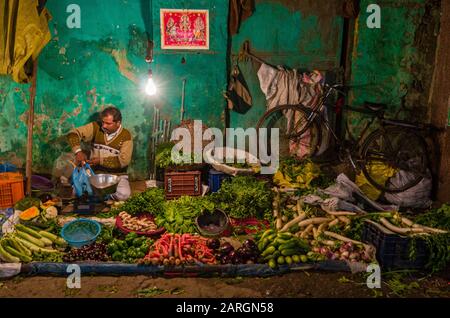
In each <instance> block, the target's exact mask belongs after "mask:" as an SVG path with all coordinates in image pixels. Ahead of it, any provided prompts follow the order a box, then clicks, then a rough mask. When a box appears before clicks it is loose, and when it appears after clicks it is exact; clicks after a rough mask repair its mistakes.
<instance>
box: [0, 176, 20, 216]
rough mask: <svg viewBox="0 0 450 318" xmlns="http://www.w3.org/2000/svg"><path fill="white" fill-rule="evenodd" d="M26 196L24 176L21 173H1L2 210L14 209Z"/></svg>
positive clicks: (0, 207) (0, 194)
mask: <svg viewBox="0 0 450 318" xmlns="http://www.w3.org/2000/svg"><path fill="white" fill-rule="evenodd" d="M24 196H25V193H24V189H23V176H22V174H21V173H19V172H3V173H0V209H5V208H10V207H13V206H14V204H15V203H16V202H17V201H19V200H20V199H22V198H23V197H24Z"/></svg>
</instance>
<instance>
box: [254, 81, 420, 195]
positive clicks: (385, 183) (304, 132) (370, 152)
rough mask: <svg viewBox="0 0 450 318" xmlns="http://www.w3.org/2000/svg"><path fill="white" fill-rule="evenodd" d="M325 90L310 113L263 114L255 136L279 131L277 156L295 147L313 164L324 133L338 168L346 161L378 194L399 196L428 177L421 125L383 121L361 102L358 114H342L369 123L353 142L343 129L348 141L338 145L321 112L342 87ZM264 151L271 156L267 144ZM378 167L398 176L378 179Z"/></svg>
mask: <svg viewBox="0 0 450 318" xmlns="http://www.w3.org/2000/svg"><path fill="white" fill-rule="evenodd" d="M324 88H325V89H324V93H323V94H322V95H321V97H320V98H319V100H318V101H317V103H316V104H315V105H313V106H312V107H306V106H304V105H302V104H299V105H279V106H276V107H274V108H272V109H270V110H268V111H267V112H266V113H265V114H264V115H263V116H262V117H261V118H260V120H259V121H258V124H257V127H256V128H257V132H259V131H260V128H267V134H268V135H269V136H270V131H271V130H270V128H278V129H279V138H280V143H279V144H280V155H281V156H283V155H286V152H287V154H288V155H291V154H292V150H293V145H296V146H297V148H299V149H303V150H305V149H308V151H307V152H304V153H303V154H302V158H308V157H310V158H312V159H313V158H315V157H316V155H317V154H318V153H319V150H321V144H322V142H323V137H324V136H326V135H324V134H323V128H322V127H325V129H326V131H325V132H329V136H330V138H331V140H332V141H334V144H335V146H337V150H338V154H339V156H338V159H339V160H340V161H341V162H343V161H345V160H346V159H348V160H349V161H350V163H351V165H352V167H353V169H360V170H361V171H362V172H363V174H364V176H365V177H366V179H367V180H368V181H369V182H370V183H371V184H372V185H373V186H374V187H375V188H377V189H378V190H381V191H383V192H389V193H398V192H403V191H405V190H407V189H409V188H411V187H413V186H415V185H417V184H418V183H419V182H420V181H422V179H423V178H425V177H426V176H428V175H429V170H428V162H429V158H428V150H427V144H426V141H425V139H424V138H423V137H422V136H421V135H420V133H419V131H422V130H425V129H427V126H426V125H423V124H414V123H410V122H407V121H403V120H396V119H394V120H393V119H388V118H385V116H384V114H385V108H386V107H387V105H386V104H379V103H370V102H365V103H364V105H363V108H354V107H351V106H347V105H346V106H345V107H344V108H343V110H344V111H352V112H358V113H363V114H366V115H368V116H369V117H371V119H370V121H369V122H368V123H367V124H366V126H365V127H364V128H363V129H362V131H361V133H360V134H359V137H358V138H355V137H354V136H353V135H352V134H351V132H350V130H349V128H348V126H346V127H345V128H346V136H349V138H345V139H341V138H340V137H339V136H337V135H336V133H335V132H334V130H333V129H332V128H331V125H330V122H329V121H328V118H327V117H326V116H325V111H324V110H325V107H326V101H327V99H328V98H329V97H330V96H331V94H332V93H333V92H338V93H340V94H341V95H344V94H345V92H343V90H342V89H343V88H344V87H343V86H341V85H333V86H330V85H327V84H325V85H324ZM375 121H378V123H379V127H378V128H376V129H375V130H373V131H371V132H369V128H370V127H371V126H372V125H373V124H374V123H375ZM269 140H270V138H269ZM286 145H287V149H286ZM283 147H284V148H283ZM267 148H268V149H269V150H270V142H269V145H267ZM286 150H287V151H286ZM294 150H295V148H294ZM322 150H323V149H322ZM382 167H384V168H392V169H393V170H391V171H394V172H395V173H400V172H401V175H400V176H399V177H398V178H397V182H396V183H395V182H392V181H391V180H386V178H380V168H382ZM399 180H400V181H399Z"/></svg>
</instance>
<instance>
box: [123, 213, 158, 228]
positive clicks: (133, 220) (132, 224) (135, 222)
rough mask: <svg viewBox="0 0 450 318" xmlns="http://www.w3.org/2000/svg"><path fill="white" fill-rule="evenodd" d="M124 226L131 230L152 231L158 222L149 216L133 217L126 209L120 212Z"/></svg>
mask: <svg viewBox="0 0 450 318" xmlns="http://www.w3.org/2000/svg"><path fill="white" fill-rule="evenodd" d="M119 217H120V218H121V219H122V225H123V227H124V228H126V229H128V230H131V231H138V232H150V231H154V230H156V229H157V226H156V224H155V223H154V222H153V221H152V220H151V219H149V218H145V217H144V218H137V217H133V216H131V215H130V214H128V213H127V212H125V211H122V212H120V213H119Z"/></svg>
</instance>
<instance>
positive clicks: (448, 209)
mask: <svg viewBox="0 0 450 318" xmlns="http://www.w3.org/2000/svg"><path fill="white" fill-rule="evenodd" d="M414 221H415V222H416V223H418V224H421V225H425V226H429V227H435V228H440V229H443V230H450V204H443V205H442V206H441V207H440V208H439V209H433V210H430V211H428V212H427V213H424V214H421V215H419V216H418V217H416V218H415V219H414Z"/></svg>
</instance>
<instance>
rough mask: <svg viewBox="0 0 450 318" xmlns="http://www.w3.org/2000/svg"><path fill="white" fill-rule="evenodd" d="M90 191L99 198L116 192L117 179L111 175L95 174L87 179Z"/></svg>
mask: <svg viewBox="0 0 450 318" xmlns="http://www.w3.org/2000/svg"><path fill="white" fill-rule="evenodd" d="M89 182H90V183H91V185H92V189H93V190H94V192H95V193H96V194H97V195H99V196H104V195H107V194H112V193H114V192H116V188H117V184H118V183H119V177H118V176H116V175H113V174H96V175H94V176H91V177H89Z"/></svg>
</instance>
